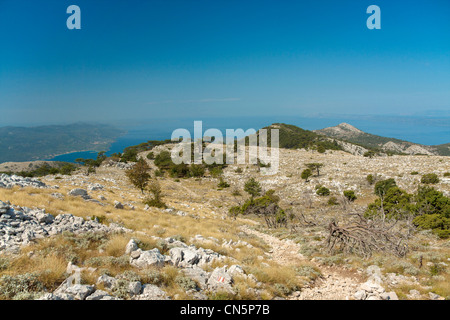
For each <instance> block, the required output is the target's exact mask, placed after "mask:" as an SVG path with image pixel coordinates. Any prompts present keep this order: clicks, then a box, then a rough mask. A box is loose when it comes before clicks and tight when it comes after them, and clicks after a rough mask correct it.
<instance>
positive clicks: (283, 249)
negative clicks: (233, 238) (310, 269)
mask: <svg viewBox="0 0 450 320" xmlns="http://www.w3.org/2000/svg"><path fill="white" fill-rule="evenodd" d="M242 230H243V231H244V232H246V233H248V234H252V235H255V236H257V237H259V238H261V239H262V240H264V242H265V243H267V244H268V245H269V246H270V247H271V248H272V249H271V250H270V251H269V256H270V257H271V258H272V259H273V260H274V261H276V262H277V263H279V264H282V265H289V264H291V265H292V264H296V263H301V262H305V261H307V260H308V259H307V258H306V257H304V256H303V255H302V254H301V253H299V250H300V248H301V247H300V245H298V244H297V243H295V242H293V241H292V240H289V239H284V240H280V239H278V238H276V237H274V236H271V235H268V234H265V233H262V232H259V231H256V230H253V229H250V228H248V227H242ZM308 262H310V263H312V262H311V261H308ZM313 264H315V263H313ZM315 265H316V266H317V267H318V268H319V269H320V271H321V272H322V275H323V277H322V278H321V279H319V280H317V281H316V282H315V283H314V285H313V286H312V287H310V288H303V289H302V291H300V292H297V293H294V294H293V295H292V296H291V297H290V299H291V300H348V299H353V295H354V294H355V292H356V291H358V287H359V285H360V284H361V281H360V280H358V279H357V278H356V277H355V276H354V275H353V274H349V272H348V271H345V270H338V269H332V268H328V267H323V266H318V265H317V264H315Z"/></svg>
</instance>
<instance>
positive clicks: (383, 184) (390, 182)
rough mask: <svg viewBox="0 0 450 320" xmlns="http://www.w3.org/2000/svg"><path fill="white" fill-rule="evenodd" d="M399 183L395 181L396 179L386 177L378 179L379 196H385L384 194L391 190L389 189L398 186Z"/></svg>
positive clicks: (377, 190) (376, 188)
mask: <svg viewBox="0 0 450 320" xmlns="http://www.w3.org/2000/svg"><path fill="white" fill-rule="evenodd" d="M396 186H397V184H396V183H395V180H394V179H392V178H391V179H386V180H381V181H378V182H377V183H376V184H375V190H374V192H375V194H376V195H377V196H379V197H384V195H385V194H386V193H387V192H388V191H389V189H391V188H394V187H396Z"/></svg>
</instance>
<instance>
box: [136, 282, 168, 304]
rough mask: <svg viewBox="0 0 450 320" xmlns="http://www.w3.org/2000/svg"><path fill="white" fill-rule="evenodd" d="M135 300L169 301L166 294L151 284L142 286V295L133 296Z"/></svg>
mask: <svg viewBox="0 0 450 320" xmlns="http://www.w3.org/2000/svg"><path fill="white" fill-rule="evenodd" d="M134 299H136V300H169V297H168V296H167V294H166V293H165V292H164V291H163V290H161V289H160V288H158V287H157V286H155V285H153V284H144V285H143V288H142V294H140V295H138V296H135V298H134Z"/></svg>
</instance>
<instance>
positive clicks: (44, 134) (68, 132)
mask: <svg viewBox="0 0 450 320" xmlns="http://www.w3.org/2000/svg"><path fill="white" fill-rule="evenodd" d="M122 134H124V132H123V131H122V130H120V129H117V128H115V127H112V126H109V125H100V124H96V125H93V124H84V123H76V124H70V125H51V126H39V127H1V128H0V150H2V152H1V153H0V163H1V162H7V161H30V160H40V159H46V158H51V157H53V156H55V155H58V154H64V153H68V152H76V151H88V150H89V151H91V150H92V151H103V150H107V149H109V147H110V145H111V143H112V142H114V140H115V139H117V138H118V137H119V136H120V135H122Z"/></svg>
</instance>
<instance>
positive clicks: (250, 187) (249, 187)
mask: <svg viewBox="0 0 450 320" xmlns="http://www.w3.org/2000/svg"><path fill="white" fill-rule="evenodd" d="M244 191H245V192H247V193H248V194H249V195H250V196H251V197H252V198H253V197H256V196H259V195H260V194H261V185H260V184H259V182H258V181H256V180H255V178H250V179H249V180H247V182H246V183H245V185H244Z"/></svg>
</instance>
